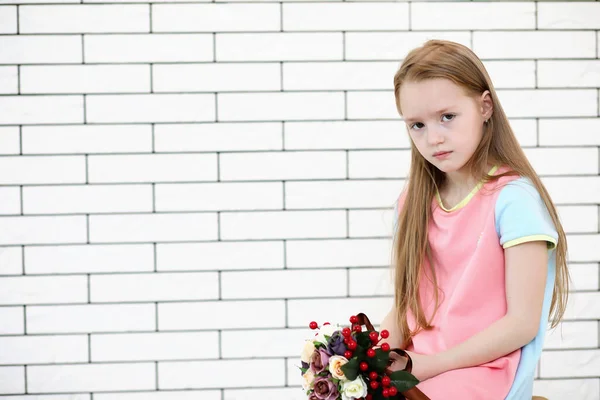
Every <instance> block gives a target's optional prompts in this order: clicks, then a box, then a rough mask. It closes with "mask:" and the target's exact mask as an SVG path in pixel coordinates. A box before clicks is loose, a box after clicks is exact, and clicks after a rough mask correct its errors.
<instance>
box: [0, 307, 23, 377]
mask: <svg viewBox="0 0 600 400" xmlns="http://www.w3.org/2000/svg"><path fill="white" fill-rule="evenodd" d="M24 315H25V311H23V307H0V321H2V324H0V335H22V334H24V333H25V324H24V321H25V317H24ZM1 387H2V386H1V385H0V388H1Z"/></svg>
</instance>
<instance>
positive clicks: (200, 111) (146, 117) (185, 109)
mask: <svg viewBox="0 0 600 400" xmlns="http://www.w3.org/2000/svg"><path fill="white" fill-rule="evenodd" d="M215 113H216V111H215V97H214V95H212V94H130V95H124V94H121V95H90V96H88V97H87V100H86V116H87V122H196V121H212V120H214V119H215Z"/></svg>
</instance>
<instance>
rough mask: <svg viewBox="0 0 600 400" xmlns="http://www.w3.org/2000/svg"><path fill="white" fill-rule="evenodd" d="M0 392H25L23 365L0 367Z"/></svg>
mask: <svg viewBox="0 0 600 400" xmlns="http://www.w3.org/2000/svg"><path fill="white" fill-rule="evenodd" d="M0 393H2V394H13V393H16V394H19V393H25V368H24V367H0Z"/></svg>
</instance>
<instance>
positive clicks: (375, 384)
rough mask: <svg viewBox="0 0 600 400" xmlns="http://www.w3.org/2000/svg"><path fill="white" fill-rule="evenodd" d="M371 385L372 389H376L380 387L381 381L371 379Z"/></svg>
mask: <svg viewBox="0 0 600 400" xmlns="http://www.w3.org/2000/svg"><path fill="white" fill-rule="evenodd" d="M369 386H371V389H373V390H375V389H377V388H378V387H379V382H377V381H371V383H369Z"/></svg>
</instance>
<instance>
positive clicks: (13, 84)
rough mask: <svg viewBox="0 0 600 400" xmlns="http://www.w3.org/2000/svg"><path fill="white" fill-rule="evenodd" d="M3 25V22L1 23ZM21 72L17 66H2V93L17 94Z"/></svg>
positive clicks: (0, 73)
mask: <svg viewBox="0 0 600 400" xmlns="http://www.w3.org/2000/svg"><path fill="white" fill-rule="evenodd" d="M0 26H1V24H0ZM18 74H19V72H18V69H17V67H16V66H12V65H8V66H4V67H0V93H1V94H17V93H18V90H19V75H18Z"/></svg>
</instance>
